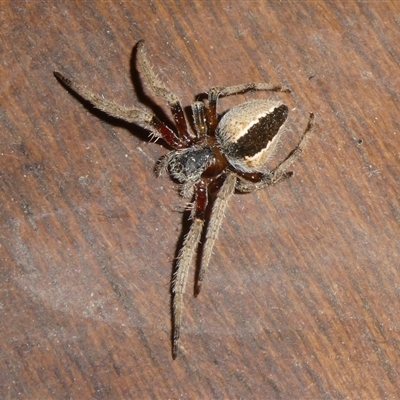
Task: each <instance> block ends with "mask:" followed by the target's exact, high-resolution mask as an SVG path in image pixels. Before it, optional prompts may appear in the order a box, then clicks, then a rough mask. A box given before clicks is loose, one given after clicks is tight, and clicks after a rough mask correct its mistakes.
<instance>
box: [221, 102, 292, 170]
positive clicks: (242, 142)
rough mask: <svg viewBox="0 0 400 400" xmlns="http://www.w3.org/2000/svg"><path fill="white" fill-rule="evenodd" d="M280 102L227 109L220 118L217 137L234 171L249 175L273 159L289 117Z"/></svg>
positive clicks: (255, 103)
mask: <svg viewBox="0 0 400 400" xmlns="http://www.w3.org/2000/svg"><path fill="white" fill-rule="evenodd" d="M288 111H289V110H288V108H287V106H286V105H285V104H283V103H282V102H279V101H270V100H254V101H250V102H247V103H243V104H240V105H238V106H236V107H234V108H232V109H231V110H229V111H228V112H227V113H226V114H225V115H224V116H223V117H222V119H221V121H220V123H219V124H218V127H217V131H216V138H217V140H218V143H219V145H220V148H221V150H222V152H223V153H224V154H225V156H226V158H227V160H228V161H229V163H230V164H231V165H233V166H234V167H235V168H237V169H239V170H241V171H244V172H252V171H254V170H258V169H260V168H261V167H262V166H263V165H264V164H265V163H266V162H267V161H268V159H269V158H270V157H271V156H272V154H273V152H274V150H275V148H276V145H277V143H278V141H279V137H280V135H281V133H282V131H283V127H284V124H285V122H286V119H287V116H288Z"/></svg>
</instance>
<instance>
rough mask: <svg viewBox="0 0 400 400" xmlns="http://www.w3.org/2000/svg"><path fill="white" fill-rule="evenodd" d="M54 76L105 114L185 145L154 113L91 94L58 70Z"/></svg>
mask: <svg viewBox="0 0 400 400" xmlns="http://www.w3.org/2000/svg"><path fill="white" fill-rule="evenodd" d="M54 76H55V77H56V78H57V79H58V80H59V81H60V82H61V83H63V84H64V85H66V86H67V87H69V88H70V89H72V90H73V91H74V92H75V93H77V94H78V95H79V96H80V97H82V98H83V99H84V100H86V101H88V102H89V103H90V104H91V105H92V106H93V107H95V108H97V109H99V110H101V111H103V112H105V113H106V114H108V115H111V116H112V117H115V118H118V119H121V120H123V121H126V122H130V123H135V124H138V125H140V126H142V127H144V128H146V129H149V130H150V132H151V133H152V134H153V135H154V136H155V137H157V138H161V139H164V140H165V142H166V143H168V144H169V145H170V146H171V147H172V148H174V149H181V148H185V147H186V142H184V141H183V140H182V139H180V138H178V137H177V136H176V134H175V132H174V131H172V130H171V129H170V128H169V127H168V126H167V125H165V124H164V123H163V122H161V121H160V120H159V119H158V118H157V117H156V116H155V115H154V114H151V113H149V112H147V111H145V110H143V109H141V108H137V107H133V108H127V107H124V106H121V105H119V104H117V103H115V102H113V101H111V100H107V99H105V98H103V97H101V96H98V95H96V94H93V93H92V92H90V91H89V90H87V89H86V88H85V87H84V86H82V85H80V84H78V83H76V82H74V81H73V80H71V79H69V78H66V77H65V76H64V75H62V74H61V73H60V72H57V71H54Z"/></svg>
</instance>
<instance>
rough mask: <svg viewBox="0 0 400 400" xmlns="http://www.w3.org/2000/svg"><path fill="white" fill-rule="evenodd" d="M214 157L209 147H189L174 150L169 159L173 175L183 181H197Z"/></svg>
mask: <svg viewBox="0 0 400 400" xmlns="http://www.w3.org/2000/svg"><path fill="white" fill-rule="evenodd" d="M213 158H214V155H213V152H212V150H211V149H210V148H209V147H203V148H202V147H200V148H198V147H189V148H187V149H183V150H178V151H174V152H172V154H171V157H170V159H169V160H168V168H169V171H170V173H171V175H172V176H173V177H174V178H175V179H176V180H177V181H178V182H181V183H185V182H196V181H198V180H200V178H201V174H202V173H203V172H204V171H205V170H206V169H207V167H208V165H209V164H210V162H212V160H213Z"/></svg>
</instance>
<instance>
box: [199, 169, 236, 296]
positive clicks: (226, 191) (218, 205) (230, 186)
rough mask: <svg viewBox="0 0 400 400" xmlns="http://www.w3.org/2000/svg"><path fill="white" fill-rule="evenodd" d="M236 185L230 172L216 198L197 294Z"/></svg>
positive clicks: (202, 258)
mask: <svg viewBox="0 0 400 400" xmlns="http://www.w3.org/2000/svg"><path fill="white" fill-rule="evenodd" d="M235 186H236V176H235V175H233V174H228V176H227V177H226V178H225V181H224V182H223V184H222V186H221V188H220V190H219V192H218V195H217V198H216V199H215V202H214V205H213V208H212V212H211V217H210V221H209V223H208V227H207V234H206V241H205V243H204V247H203V253H202V257H201V264H200V269H199V274H198V278H197V282H196V290H195V295H196V296H197V295H198V294H199V293H200V290H201V285H202V283H203V280H204V276H205V274H206V272H207V269H208V265H209V263H210V258H211V254H212V250H213V248H214V244H215V240H216V239H217V236H218V232H219V230H220V228H221V224H222V220H223V218H224V214H225V210H226V206H227V205H228V201H229V199H230V198H231V197H232V195H233V193H234V192H235Z"/></svg>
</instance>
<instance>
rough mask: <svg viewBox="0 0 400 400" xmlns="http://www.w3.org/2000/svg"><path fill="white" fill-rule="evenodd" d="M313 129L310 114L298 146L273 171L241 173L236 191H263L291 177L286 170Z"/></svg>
mask: <svg viewBox="0 0 400 400" xmlns="http://www.w3.org/2000/svg"><path fill="white" fill-rule="evenodd" d="M313 127H314V114H313V113H310V117H309V120H308V124H307V126H306V129H305V130H304V132H303V135H302V137H301V139H300V142H299V143H298V145H297V146H296V147H295V148H294V150H293V151H291V152H290V154H289V155H288V156H287V157H286V158H285V160H283V161H282V162H281V163H280V164H279V165H278V166H277V167H276V168H275V169H273V170H272V171H269V172H267V173H261V172H255V173H243V174H240V175H238V179H237V183H236V190H238V191H239V192H242V193H250V192H253V191H255V190H259V189H264V188H266V187H267V186H270V185H274V184H276V183H278V182H282V181H284V180H286V179H288V178H290V177H291V176H292V175H293V172H291V171H287V169H288V168H289V167H290V166H291V165H292V164H293V163H294V162H295V161H296V160H297V159H298V158H299V156H300V154H301V153H302V151H303V149H304V147H305V146H306V144H307V142H308V140H309V138H310V136H311V133H312V130H313Z"/></svg>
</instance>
